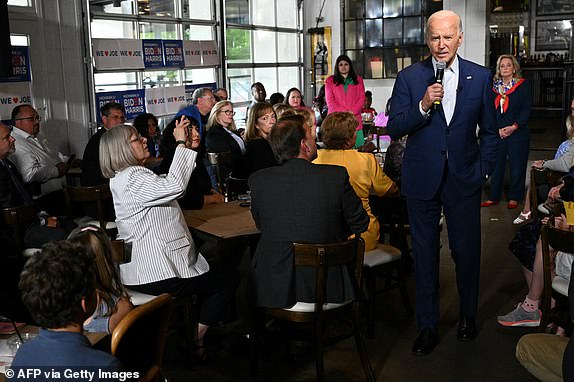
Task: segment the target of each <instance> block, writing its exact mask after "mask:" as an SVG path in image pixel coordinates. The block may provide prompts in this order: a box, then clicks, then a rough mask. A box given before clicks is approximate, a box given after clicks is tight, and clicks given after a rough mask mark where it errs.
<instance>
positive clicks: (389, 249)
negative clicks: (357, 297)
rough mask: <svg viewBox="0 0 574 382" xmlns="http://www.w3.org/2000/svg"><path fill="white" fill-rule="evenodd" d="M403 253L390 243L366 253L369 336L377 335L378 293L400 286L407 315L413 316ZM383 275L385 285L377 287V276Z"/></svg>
mask: <svg viewBox="0 0 574 382" xmlns="http://www.w3.org/2000/svg"><path fill="white" fill-rule="evenodd" d="M402 256H403V253H402V252H401V251H400V250H399V249H398V248H396V247H393V246H392V245H388V244H378V245H377V248H375V249H373V250H372V251H369V252H367V253H365V259H364V263H363V273H364V280H365V289H366V291H367V295H368V303H367V333H368V335H369V337H374V336H375V324H374V317H375V305H376V304H375V297H376V295H377V294H378V293H380V292H383V291H386V290H390V289H395V288H399V290H400V292H401V298H402V300H403V305H404V306H405V311H406V313H407V316H408V317H409V318H410V317H412V316H413V308H412V306H411V302H410V299H409V294H408V292H407V286H406V283H405V276H404V269H403V267H402V266H401V258H402ZM378 277H383V278H384V281H385V286H384V288H382V289H377V278H378Z"/></svg>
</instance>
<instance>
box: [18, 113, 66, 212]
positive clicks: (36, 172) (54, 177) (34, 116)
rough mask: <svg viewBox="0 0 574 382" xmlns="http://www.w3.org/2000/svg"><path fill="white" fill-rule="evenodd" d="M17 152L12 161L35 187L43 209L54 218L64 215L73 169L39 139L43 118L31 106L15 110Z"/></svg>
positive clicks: (59, 154)
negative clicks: (67, 188)
mask: <svg viewBox="0 0 574 382" xmlns="http://www.w3.org/2000/svg"><path fill="white" fill-rule="evenodd" d="M12 121H13V122H14V126H15V129H14V130H13V131H12V136H13V137H14V139H16V151H14V152H13V153H12V154H10V160H11V161H12V162H14V164H15V165H16V168H18V171H19V172H20V174H21V175H22V179H23V180H24V182H25V183H32V185H33V188H32V194H33V197H34V199H36V202H37V203H38V204H39V205H40V207H41V208H42V209H43V210H45V211H48V212H49V213H50V214H52V215H64V214H65V211H66V209H65V208H66V206H65V205H64V196H63V195H64V194H63V192H62V189H63V188H64V185H65V184H66V173H67V172H68V170H69V168H70V164H69V163H67V162H68V159H69V158H68V157H67V156H65V155H63V154H62V153H60V152H57V151H55V150H54V149H53V148H52V147H50V144H49V143H48V140H47V139H45V138H43V137H41V136H39V133H40V121H41V118H40V116H39V115H38V112H37V111H36V109H34V108H33V107H32V105H27V104H26V105H18V106H16V107H15V108H14V109H13V110H12Z"/></svg>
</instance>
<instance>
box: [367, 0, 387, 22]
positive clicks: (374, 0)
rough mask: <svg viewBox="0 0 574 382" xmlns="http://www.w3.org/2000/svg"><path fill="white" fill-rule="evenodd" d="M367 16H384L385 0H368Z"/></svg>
mask: <svg viewBox="0 0 574 382" xmlns="http://www.w3.org/2000/svg"><path fill="white" fill-rule="evenodd" d="M366 9H367V18H372V19H374V18H377V17H383V0H367V7H366Z"/></svg>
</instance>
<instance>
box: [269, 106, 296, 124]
mask: <svg viewBox="0 0 574 382" xmlns="http://www.w3.org/2000/svg"><path fill="white" fill-rule="evenodd" d="M273 111H275V116H276V117H277V120H279V118H281V117H282V116H284V115H293V114H295V109H294V108H292V107H291V106H289V105H285V104H284V103H276V104H275V105H273Z"/></svg>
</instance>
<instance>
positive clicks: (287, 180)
mask: <svg viewBox="0 0 574 382" xmlns="http://www.w3.org/2000/svg"><path fill="white" fill-rule="evenodd" d="M269 143H270V144H271V147H272V149H273V153H274V154H275V158H276V159H277V160H278V161H279V163H281V165H280V166H273V167H268V168H266V169H263V170H260V171H257V172H255V173H253V174H252V175H251V176H250V177H249V186H250V188H251V203H252V204H251V213H252V214H253V219H254V220H255V223H256V225H257V228H258V229H259V230H260V231H261V239H260V241H259V244H258V246H257V249H256V251H255V254H254V256H253V260H252V262H251V265H252V268H251V280H250V288H251V289H252V290H251V292H250V296H251V297H252V298H253V299H254V301H253V303H254V305H255V306H260V307H271V308H285V307H290V306H292V305H294V304H295V303H296V302H298V301H301V302H313V300H314V290H315V273H314V271H313V270H301V269H300V268H298V269H297V271H295V266H294V259H293V256H294V255H293V246H292V243H293V242H300V243H332V242H337V241H342V240H345V239H347V237H349V235H351V234H361V233H362V232H364V231H365V230H366V229H367V227H368V225H369V217H368V215H367V213H366V212H365V210H364V209H363V206H362V204H361V201H360V199H359V198H358V197H357V195H356V194H355V191H353V187H352V186H351V184H350V183H349V176H348V175H347V171H346V170H345V169H344V168H342V167H340V166H329V165H316V164H312V163H311V161H312V160H314V159H315V158H316V157H317V146H316V145H315V138H314V136H313V131H312V129H309V128H305V125H304V121H303V117H302V116H299V115H293V116H287V117H284V118H282V119H280V120H279V121H278V122H277V124H276V125H275V127H274V128H273V129H272V130H271V134H270V135H269ZM306 271H309V272H306ZM327 280H328V281H327V284H328V285H327V291H326V301H328V302H333V303H337V302H339V303H340V302H343V301H347V300H351V299H353V298H354V297H355V291H354V289H353V287H352V285H351V283H350V279H349V277H348V274H347V273H346V272H345V270H344V269H341V268H336V267H332V268H331V269H329V272H328V276H327Z"/></svg>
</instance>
